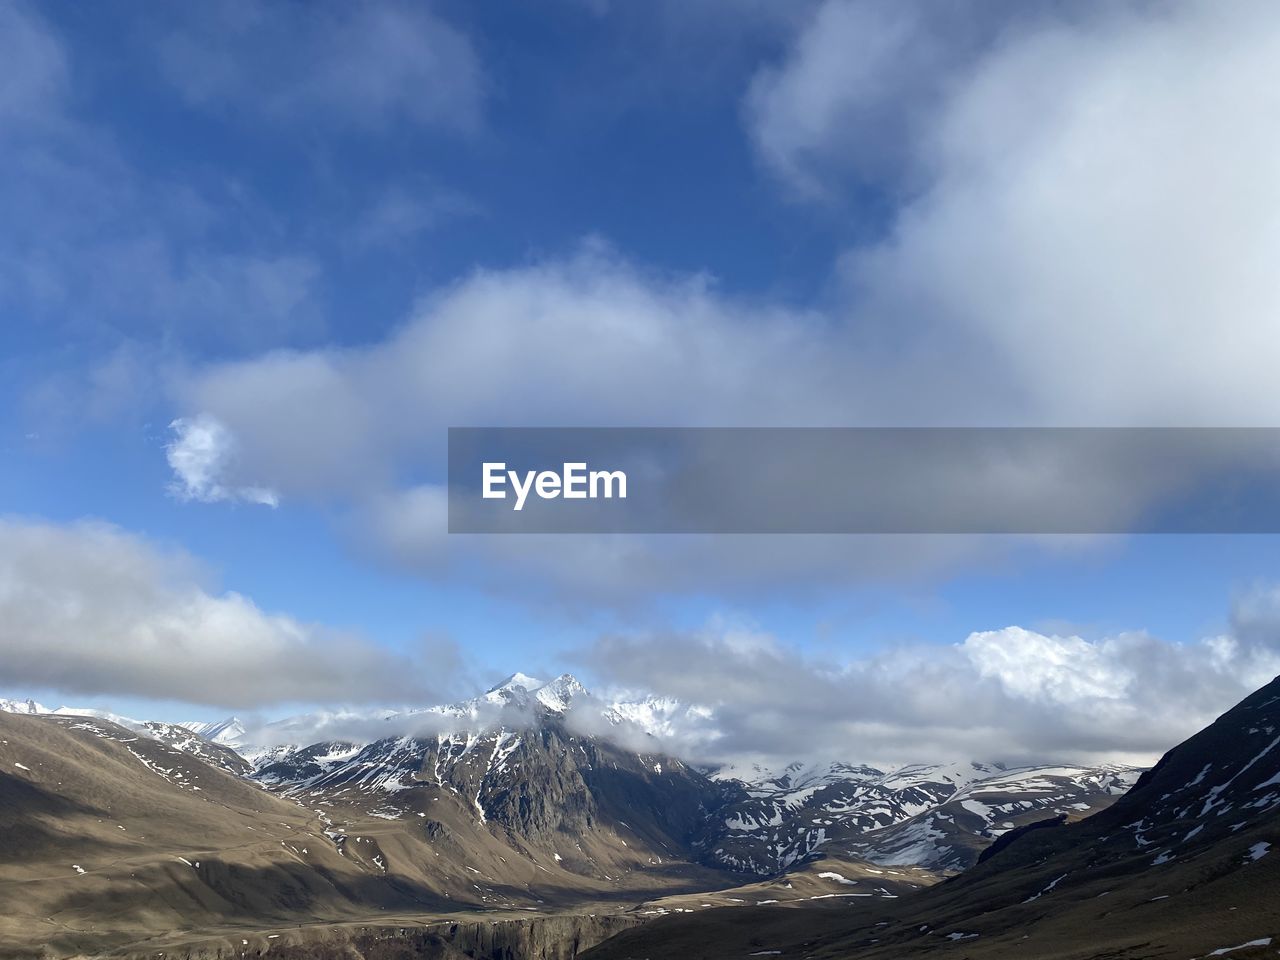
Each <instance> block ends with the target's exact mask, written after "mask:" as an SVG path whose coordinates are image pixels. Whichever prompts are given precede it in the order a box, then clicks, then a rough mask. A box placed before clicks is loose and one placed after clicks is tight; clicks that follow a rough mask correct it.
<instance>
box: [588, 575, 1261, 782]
mask: <svg viewBox="0 0 1280 960" xmlns="http://www.w3.org/2000/svg"><path fill="white" fill-rule="evenodd" d="M1275 597H1276V591H1274V590H1272V591H1269V592H1267V593H1265V594H1260V595H1254V596H1251V597H1249V598H1246V599H1244V600H1242V601H1241V604H1240V605H1239V606H1238V608H1237V613H1236V616H1235V618H1234V623H1235V626H1234V629H1233V631H1232V632H1230V633H1226V634H1222V635H1219V636H1212V637H1207V638H1205V639H1203V640H1201V641H1198V642H1196V643H1190V644H1179V643H1171V642H1168V641H1164V640H1161V639H1158V638H1156V637H1153V636H1150V635H1149V634H1146V633H1143V632H1132V633H1123V634H1116V635H1113V636H1106V637H1101V638H1097V639H1086V638H1083V637H1080V636H1072V635H1067V636H1061V635H1050V634H1044V633H1039V632H1036V631H1034V630H1028V629H1025V628H1023V627H1018V626H1011V627H1006V628H1003V629H999V630H989V631H979V632H975V633H972V634H970V635H969V636H968V637H966V638H965V639H964V640H963V641H961V642H959V643H955V644H951V645H949V646H945V647H936V646H930V647H909V646H908V647H900V648H896V649H890V650H886V651H883V652H880V653H877V654H875V655H871V656H868V657H866V658H863V659H855V660H851V661H848V662H844V663H834V662H830V661H826V660H821V659H815V658H813V657H812V656H809V655H806V654H805V653H804V652H803V651H801V650H799V649H797V648H794V647H791V646H789V645H787V644H785V643H783V642H781V641H779V640H777V639H776V638H773V637H771V636H767V635H761V634H758V633H754V632H751V631H743V630H740V629H739V630H733V629H726V628H724V627H723V626H719V627H713V628H708V629H706V630H704V631H700V632H697V633H693V634H656V635H655V634H630V635H615V636H610V637H604V638H601V639H600V640H599V641H597V642H596V643H595V644H594V645H592V646H591V647H589V648H587V649H585V650H583V651H581V654H580V656H581V659H582V660H583V662H584V663H585V664H587V665H589V666H590V667H591V669H592V670H593V671H595V672H596V673H597V674H598V675H599V676H601V677H602V678H603V679H604V680H605V681H606V682H609V681H612V682H615V683H617V684H620V685H624V686H631V687H635V686H637V685H639V686H644V687H646V688H647V689H650V690H652V691H655V692H656V693H657V694H659V695H662V696H666V697H671V698H674V699H675V700H678V701H680V702H682V703H684V704H689V705H697V706H698V708H699V709H698V710H697V711H694V712H691V713H690V714H689V715H688V716H687V717H685V716H684V715H682V714H679V713H676V714H673V717H672V721H673V722H672V723H671V724H670V725H669V727H668V729H667V731H666V733H665V735H664V738H663V743H664V747H666V748H667V749H670V750H671V751H672V752H675V753H679V754H682V755H685V756H692V757H694V758H701V759H703V760H712V761H723V760H726V759H732V758H742V757H750V758H754V759H757V760H761V761H763V762H765V763H766V764H779V763H783V764H785V763H787V762H790V761H791V760H794V759H796V758H809V759H827V760H831V759H840V760H854V761H862V762H873V763H881V764H894V763H902V762H908V761H924V760H934V761H936V760H937V759H939V758H940V757H955V758H961V759H966V758H989V759H1000V760H1007V761H1035V762H1044V761H1051V760H1058V761H1062V762H1069V761H1084V760H1091V761H1092V760H1099V761H1101V760H1129V761H1135V762H1150V761H1151V760H1152V759H1153V758H1154V757H1155V756H1158V755H1159V754H1160V753H1161V752H1163V751H1165V750H1167V749H1168V748H1170V747H1171V746H1173V745H1174V744H1175V743H1177V742H1179V741H1180V740H1182V739H1184V738H1186V737H1187V736H1190V735H1191V734H1192V733H1195V732H1196V731H1197V730H1199V729H1200V728H1201V727H1203V726H1204V725H1206V724H1207V723H1209V722H1210V721H1212V720H1213V719H1214V718H1215V717H1216V716H1217V715H1218V714H1220V713H1221V712H1222V711H1224V710H1226V709H1227V708H1229V707H1230V706H1232V705H1233V704H1234V703H1236V702H1237V701H1238V700H1240V699H1242V698H1243V697H1244V696H1246V695H1247V694H1248V693H1250V692H1252V691H1253V690H1254V689H1256V688H1258V687H1260V686H1262V685H1263V684H1265V683H1267V682H1268V681H1270V680H1271V679H1272V678H1273V677H1274V676H1275V675H1276V674H1277V673H1280V617H1277V616H1276V615H1275V612H1276V610H1277V609H1280V607H1277V601H1276V599H1275ZM1260 604H1261V605H1262V606H1263V607H1265V609H1266V612H1265V614H1263V615H1259V613H1258V609H1259V605H1260Z"/></svg>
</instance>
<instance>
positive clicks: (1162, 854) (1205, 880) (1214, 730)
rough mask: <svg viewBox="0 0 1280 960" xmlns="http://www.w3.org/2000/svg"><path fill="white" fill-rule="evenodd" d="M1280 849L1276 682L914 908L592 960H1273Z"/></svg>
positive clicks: (622, 940) (727, 933)
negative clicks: (1078, 814)
mask: <svg viewBox="0 0 1280 960" xmlns="http://www.w3.org/2000/svg"><path fill="white" fill-rule="evenodd" d="M1276 844H1280V679H1278V680H1276V681H1273V682H1272V683H1270V684H1268V685H1267V686H1266V687H1264V688H1263V689H1262V690H1259V691H1258V692H1257V693H1255V694H1253V695H1252V696H1250V697H1249V698H1247V699H1246V700H1245V701H1243V702H1242V703H1240V704H1239V705H1238V706H1236V707H1234V708H1233V709H1232V710H1230V711H1228V712H1227V713H1226V714H1224V715H1223V716H1222V717H1220V718H1219V719H1218V720H1217V721H1216V722H1215V723H1213V724H1212V725H1211V726H1209V727H1208V728H1206V729H1205V730H1203V731H1201V732H1200V733H1199V734H1197V735H1196V736H1194V737H1192V738H1191V739H1189V740H1187V741H1186V742H1184V743H1183V744H1181V745H1179V746H1178V747H1175V748H1174V749H1173V750H1171V751H1169V753H1167V754H1166V755H1165V757H1164V758H1163V759H1162V760H1161V761H1160V763H1159V764H1158V765H1157V766H1156V767H1154V768H1153V769H1152V770H1151V771H1149V772H1148V773H1147V774H1144V775H1143V777H1142V778H1141V779H1140V780H1139V782H1138V783H1137V784H1136V785H1135V786H1134V788H1133V789H1132V790H1130V791H1129V792H1128V793H1127V794H1126V795H1125V796H1124V797H1122V798H1121V799H1119V800H1118V801H1116V803H1115V804H1113V805H1112V806H1111V807H1109V808H1108V809H1106V810H1104V811H1102V812H1101V813H1098V814H1096V815H1095V816H1092V817H1089V818H1087V819H1085V820H1082V821H1079V822H1077V823H1074V824H1068V825H1064V826H1053V827H1045V828H1042V829H1035V830H1027V831H1024V832H1023V833H1022V834H1021V835H1019V836H1016V837H1013V838H1012V839H1011V840H1010V841H1009V842H1007V843H1002V844H1001V849H998V850H996V851H995V852H993V854H992V855H991V856H989V857H986V858H985V859H984V860H983V862H981V863H979V864H978V865H977V866H976V867H974V868H973V869H972V870H970V871H968V872H966V873H964V874H961V875H960V876H958V877H955V878H954V879H952V880H949V881H948V882H946V883H943V884H940V885H938V886H936V887H934V888H932V889H930V890H927V891H924V892H922V893H920V894H919V895H916V896H913V897H910V898H904V899H901V900H898V901H892V902H888V903H883V904H882V903H880V902H879V901H876V902H875V903H874V905H869V902H868V903H864V904H856V902H854V901H851V902H852V903H855V906H854V907H853V908H852V909H850V910H846V911H843V912H840V913H831V912H830V911H825V912H824V911H818V910H815V909H813V908H812V907H805V906H802V905H797V904H790V905H789V904H787V903H785V902H783V903H779V904H778V905H776V906H770V907H765V908H760V907H753V908H740V909H732V910H710V911H704V912H701V913H698V914H696V915H681V916H679V917H669V918H663V919H662V920H660V921H657V922H655V923H654V924H652V925H649V926H646V927H644V928H640V929H636V930H633V931H629V932H626V933H623V934H621V935H619V936H618V937H616V938H614V939H613V940H610V941H607V942H606V943H605V944H603V945H601V946H600V947H599V948H597V949H596V950H594V951H592V952H590V953H589V954H588V955H589V956H590V957H592V958H598V960H608V958H634V957H645V956H680V957H687V958H690V960H693V958H699V957H701V958H717V957H741V956H747V955H752V954H756V955H763V954H772V953H773V952H775V951H776V953H777V955H780V956H792V955H794V956H807V957H813V958H824V957H848V956H852V955H856V956H858V957H867V958H889V957H895V958H897V957H913V956H923V955H926V954H927V955H930V956H934V955H937V956H941V957H947V956H952V957H968V958H973V960H979V958H988V957H989V958H1010V960H1012V958H1023V957H1028V956H1034V957H1044V958H1093V957H1098V958H1100V957H1108V958H1152V960H1154V958H1165V957H1168V958H1182V960H1186V958H1190V957H1202V956H1209V955H1216V956H1226V955H1228V954H1229V955H1230V956H1231V957H1232V958H1248V957H1256V956H1263V955H1267V956H1271V955H1274V948H1272V949H1271V950H1270V951H1268V950H1266V949H1265V948H1267V947H1269V946H1270V945H1271V944H1272V943H1280V899H1278V898H1277V896H1276V895H1277V893H1280V856H1278V855H1274V854H1273V853H1272V850H1273V847H1274V845H1276ZM1215 951H1219V952H1216V953H1215Z"/></svg>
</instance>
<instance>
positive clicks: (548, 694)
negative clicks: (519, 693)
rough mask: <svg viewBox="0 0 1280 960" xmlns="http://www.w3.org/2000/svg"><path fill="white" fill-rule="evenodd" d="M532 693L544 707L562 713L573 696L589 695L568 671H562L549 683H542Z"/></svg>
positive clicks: (571, 701)
mask: <svg viewBox="0 0 1280 960" xmlns="http://www.w3.org/2000/svg"><path fill="white" fill-rule="evenodd" d="M533 695H534V696H535V697H537V698H538V702H539V703H541V704H542V705H543V706H544V707H546V708H547V709H548V710H553V711H555V712H556V713H564V711H566V710H568V709H569V705H570V704H572V703H573V701H574V698H576V697H580V696H589V694H588V693H587V688H586V687H584V686H583V685H582V684H581V683H580V682H579V681H578V678H577V677H575V676H573V674H570V673H562V674H560V676H558V677H556V678H555V679H554V680H552V681H551V682H550V683H547V684H543V685H542V686H540V687H539V688H538V689H537V690H535V691H533Z"/></svg>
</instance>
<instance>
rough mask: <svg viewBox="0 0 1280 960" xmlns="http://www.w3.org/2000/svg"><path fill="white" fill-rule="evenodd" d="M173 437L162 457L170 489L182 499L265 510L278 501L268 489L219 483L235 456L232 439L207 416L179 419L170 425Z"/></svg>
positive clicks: (214, 420)
mask: <svg viewBox="0 0 1280 960" xmlns="http://www.w3.org/2000/svg"><path fill="white" fill-rule="evenodd" d="M169 428H170V429H171V430H172V431H173V433H174V434H175V436H174V438H173V440H171V441H170V442H169V443H168V444H167V445H166V446H165V456H166V458H167V459H168V461H169V467H170V468H171V469H172V470H173V472H174V475H175V477H176V480H175V482H174V483H173V484H172V486H171V490H172V492H173V493H174V495H175V496H177V497H179V498H180V499H183V500H200V501H203V502H205V503H212V502H214V501H217V500H245V501H247V502H249V503H258V504H262V505H264V506H268V507H275V506H278V505H279V503H280V498H279V497H278V496H277V495H276V492H275V491H274V490H271V489H269V488H267V487H255V486H246V487H227V486H224V485H223V484H222V483H221V482H219V479H218V478H219V477H220V476H221V475H222V473H223V472H224V471H225V470H226V468H227V464H228V463H229V462H230V461H231V460H232V459H233V457H234V454H235V439H234V438H233V437H232V436H231V434H230V433H229V432H228V431H227V428H226V427H224V426H223V425H222V424H221V423H219V422H218V421H217V420H216V419H215V418H213V417H211V416H209V415H208V414H202V415H201V416H198V417H195V418H193V419H190V420H186V419H182V418H179V419H177V420H174V421H173V422H172V423H171V424H169Z"/></svg>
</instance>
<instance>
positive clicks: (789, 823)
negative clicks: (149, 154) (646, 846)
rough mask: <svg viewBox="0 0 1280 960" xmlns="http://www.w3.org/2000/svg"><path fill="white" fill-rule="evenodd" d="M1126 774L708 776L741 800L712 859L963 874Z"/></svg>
mask: <svg viewBox="0 0 1280 960" xmlns="http://www.w3.org/2000/svg"><path fill="white" fill-rule="evenodd" d="M1141 772H1142V771H1141V770H1140V769H1138V768H1136V767H1125V766H1114V765H1112V766H1100V767H1075V766H1031V767H1013V768H1010V767H1006V766H1005V765H1003V764H1000V763H979V762H960V763H950V764H930V765H911V766H905V767H900V768H898V769H896V770H891V771H883V770H877V769H875V768H873V767H867V766H856V765H852V764H846V763H830V764H823V765H820V766H816V767H815V766H804V765H801V764H793V765H791V766H789V767H787V768H786V770H785V771H783V772H782V773H781V774H776V775H775V774H773V773H771V772H769V771H765V770H753V771H741V770H736V769H727V770H721V771H718V772H717V773H716V774H714V776H716V777H717V778H718V779H721V780H725V781H729V782H736V783H739V784H741V785H742V787H743V789H744V790H745V792H746V794H747V797H746V798H745V799H742V800H740V801H738V802H736V803H733V804H730V805H727V806H726V807H725V808H724V809H723V811H722V812H723V813H724V820H723V821H722V823H721V827H722V829H720V830H719V831H718V832H717V834H716V836H715V839H714V844H713V845H714V849H713V851H712V857H713V858H714V860H715V861H716V862H718V863H720V864H722V865H724V866H726V867H729V868H731V869H735V870H738V871H740V872H744V873H754V874H759V875H769V874H774V873H778V872H780V871H782V870H784V869H785V868H787V867H789V866H790V865H791V864H793V863H796V862H798V861H801V860H803V859H804V858H805V857H807V856H808V855H809V854H811V853H813V852H814V851H816V850H822V851H823V852H825V853H828V854H831V855H835V856H849V857H855V858H857V859H860V860H865V861H867V862H870V863H876V864H913V865H916V866H923V867H928V868H930V869H933V870H938V871H955V870H964V869H966V868H968V867H970V866H972V865H973V864H974V863H976V862H977V859H978V855H979V854H980V853H981V852H982V850H983V849H985V848H986V847H987V845H988V844H990V843H991V842H992V841H993V840H995V839H996V838H998V837H1000V836H1001V835H1003V834H1005V833H1007V832H1008V831H1010V830H1014V829H1016V828H1018V827H1021V826H1024V825H1026V824H1028V823H1031V822H1033V821H1036V820H1042V819H1044V818H1045V817H1049V816H1059V815H1061V816H1074V817H1079V816H1080V814H1082V813H1086V812H1090V811H1095V810H1099V809H1102V808H1104V807H1106V806H1107V805H1109V804H1110V803H1111V802H1112V801H1113V800H1114V799H1115V798H1116V797H1118V796H1119V795H1120V794H1122V793H1124V792H1125V791H1126V790H1127V789H1128V788H1129V787H1130V786H1132V785H1133V783H1134V782H1135V781H1136V780H1137V779H1138V776H1139V774H1140V773H1141Z"/></svg>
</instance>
